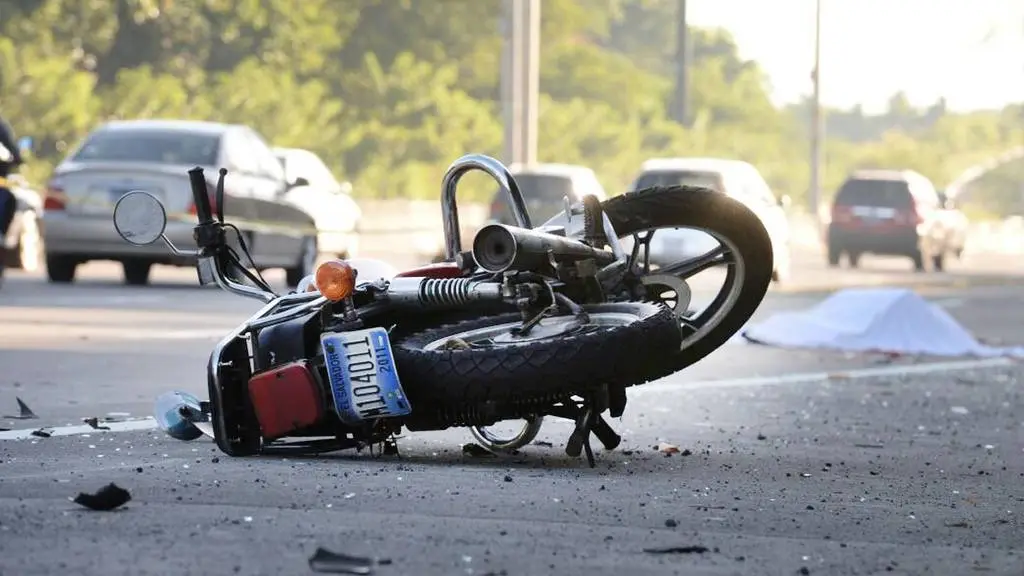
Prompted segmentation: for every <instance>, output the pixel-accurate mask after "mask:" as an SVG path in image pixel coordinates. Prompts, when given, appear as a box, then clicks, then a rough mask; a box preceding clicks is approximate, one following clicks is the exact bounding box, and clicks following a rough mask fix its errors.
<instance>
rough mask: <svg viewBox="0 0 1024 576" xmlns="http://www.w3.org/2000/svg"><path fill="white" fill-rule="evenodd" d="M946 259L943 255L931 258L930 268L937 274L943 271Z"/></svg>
mask: <svg viewBox="0 0 1024 576" xmlns="http://www.w3.org/2000/svg"><path fill="white" fill-rule="evenodd" d="M945 264H946V257H945V255H944V254H941V253H939V254H936V255H934V256H932V267H933V268H934V269H935V270H936V271H937V272H942V271H943V270H944V269H945Z"/></svg>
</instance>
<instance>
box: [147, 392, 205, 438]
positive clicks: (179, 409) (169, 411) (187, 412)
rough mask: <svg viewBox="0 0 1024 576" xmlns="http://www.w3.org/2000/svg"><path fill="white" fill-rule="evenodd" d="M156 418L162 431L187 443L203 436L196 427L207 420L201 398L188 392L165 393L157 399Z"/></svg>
mask: <svg viewBox="0 0 1024 576" xmlns="http://www.w3.org/2000/svg"><path fill="white" fill-rule="evenodd" d="M153 412H154V414H153V415H154V416H155V417H156V423H157V425H158V426H160V429H161V430H163V431H164V432H166V433H167V435H168V436H170V437H171V438H175V439H177V440H184V441H186V442H188V441H191V440H195V439H196V438H199V437H200V436H202V435H203V432H202V430H200V429H199V427H198V426H196V423H197V422H203V421H204V420H206V417H205V415H204V414H203V408H202V404H201V403H200V401H199V398H196V397H195V396H193V395H191V394H189V393H188V392H179V391H174V392H165V393H163V394H161V395H160V396H158V397H157V399H156V405H155V407H154V410H153Z"/></svg>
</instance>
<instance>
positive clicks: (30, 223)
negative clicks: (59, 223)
mask: <svg viewBox="0 0 1024 576" xmlns="http://www.w3.org/2000/svg"><path fill="white" fill-rule="evenodd" d="M18 258H19V259H20V260H21V268H22V270H25V271H26V272H35V271H36V270H38V269H39V266H40V264H41V262H42V242H41V239H40V237H39V226H38V225H37V224H36V219H35V218H26V219H25V223H24V224H23V225H22V230H21V237H20V238H19V239H18Z"/></svg>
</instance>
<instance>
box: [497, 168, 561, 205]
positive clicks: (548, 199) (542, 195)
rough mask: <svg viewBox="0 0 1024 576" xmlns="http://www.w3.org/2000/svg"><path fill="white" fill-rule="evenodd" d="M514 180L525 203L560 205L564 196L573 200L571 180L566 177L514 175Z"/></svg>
mask: <svg viewBox="0 0 1024 576" xmlns="http://www.w3.org/2000/svg"><path fill="white" fill-rule="evenodd" d="M515 179H516V183H517V184H519V191H520V192H522V193H523V199H524V200H526V201H527V202H536V203H544V204H559V205H561V203H562V198H564V197H565V196H568V197H569V199H570V200H575V196H574V194H573V189H572V180H571V179H570V178H569V177H568V176H555V175H551V174H516V175H515ZM502 200H504V195H502Z"/></svg>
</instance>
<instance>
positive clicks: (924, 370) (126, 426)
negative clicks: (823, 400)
mask: <svg viewBox="0 0 1024 576" xmlns="http://www.w3.org/2000/svg"><path fill="white" fill-rule="evenodd" d="M1015 364H1016V362H1014V361H1013V360H1011V359H1009V358H985V359H981V360H959V361H952V362H928V363H926V364H913V365H908V366H882V367H877V368H855V369H852V370H835V371H832V372H806V373H803V374H783V375H779V376H759V377H753V378H733V379H725V380H702V381H698V382H656V383H653V384H646V385H644V386H640V387H634V388H630V389H629V391H630V395H631V396H642V395H643V394H646V393H650V392H668V391H678V390H697V389H703V388H760V387H764V386H779V385H784V384H810V383H814V382H825V381H828V380H836V379H841V380H862V379H865V378H878V377H883V376H903V375H906V376H913V375H919V374H932V373H935V372H962V371H966V370H978V369H982V368H1001V367H1005V366H1013V365H1015ZM104 425H106V426H109V427H110V430H96V429H94V428H92V427H90V426H85V425H83V426H63V427H57V428H46V431H47V432H49V433H50V435H51V436H70V435H74V434H102V433H110V432H132V431H137V430H152V429H154V428H156V420H154V419H153V418H152V417H147V418H144V419H141V420H130V421H127V422H109V423H105V424H104ZM33 430H38V428H27V429H20V430H8V431H6V432H0V440H24V439H28V438H35V437H34V436H32V431H33Z"/></svg>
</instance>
